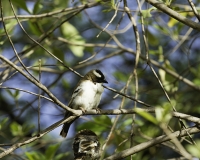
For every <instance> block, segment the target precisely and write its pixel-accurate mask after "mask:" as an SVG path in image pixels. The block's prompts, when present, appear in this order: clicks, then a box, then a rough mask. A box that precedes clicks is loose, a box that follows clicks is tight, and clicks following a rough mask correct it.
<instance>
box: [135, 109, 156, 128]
mask: <svg viewBox="0 0 200 160" xmlns="http://www.w3.org/2000/svg"><path fill="white" fill-rule="evenodd" d="M135 111H136V113H137V114H139V115H140V116H142V117H143V118H145V119H146V120H148V121H150V122H152V123H154V124H157V123H158V122H157V120H156V118H155V117H154V116H152V115H151V114H150V113H147V112H145V111H143V110H141V109H139V108H136V109H135Z"/></svg>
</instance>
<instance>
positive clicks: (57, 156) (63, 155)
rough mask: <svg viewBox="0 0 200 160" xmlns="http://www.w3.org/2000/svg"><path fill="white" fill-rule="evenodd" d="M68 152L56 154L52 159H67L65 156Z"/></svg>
mask: <svg viewBox="0 0 200 160" xmlns="http://www.w3.org/2000/svg"><path fill="white" fill-rule="evenodd" d="M69 155H70V153H69V152H66V153H60V154H58V155H56V156H55V157H54V160H62V159H67V158H66V157H67V156H69Z"/></svg>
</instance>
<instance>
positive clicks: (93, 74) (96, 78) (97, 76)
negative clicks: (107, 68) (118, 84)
mask: <svg viewBox="0 0 200 160" xmlns="http://www.w3.org/2000/svg"><path fill="white" fill-rule="evenodd" d="M86 76H87V77H89V78H90V79H91V80H92V81H93V82H94V83H108V82H107V81H106V79H105V76H104V75H103V73H102V72H101V71H100V70H99V69H94V70H91V71H90V72H88V73H87V74H86Z"/></svg>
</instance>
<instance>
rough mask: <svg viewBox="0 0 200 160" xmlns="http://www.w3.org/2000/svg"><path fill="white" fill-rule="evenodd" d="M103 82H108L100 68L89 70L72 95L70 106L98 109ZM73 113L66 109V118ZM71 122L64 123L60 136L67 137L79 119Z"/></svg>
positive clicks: (85, 109) (82, 108) (83, 109)
mask: <svg viewBox="0 0 200 160" xmlns="http://www.w3.org/2000/svg"><path fill="white" fill-rule="evenodd" d="M103 83H108V82H107V81H106V79H105V76H104V75H103V73H102V72H101V71H100V70H99V69H93V70H91V71H89V72H88V73H87V74H86V75H85V76H84V77H83V78H81V79H80V81H79V82H78V84H77V86H76V88H75V89H74V92H73V94H72V97H71V99H70V101H69V104H68V106H69V107H70V108H72V109H80V110H82V111H83V112H85V111H87V110H91V109H97V107H98V105H99V103H100V100H101V95H102V93H103V91H104V87H103V86H102V84H103ZM72 115H73V113H71V112H69V111H66V113H65V117H64V118H65V119H67V118H69V117H70V116H72ZM77 118H78V117H76V118H75V119H74V120H72V121H70V122H66V123H64V125H63V127H62V130H61V132H60V136H62V137H66V136H67V133H68V130H69V127H70V125H71V124H72V123H73V122H74V121H75V120H76V119H77Z"/></svg>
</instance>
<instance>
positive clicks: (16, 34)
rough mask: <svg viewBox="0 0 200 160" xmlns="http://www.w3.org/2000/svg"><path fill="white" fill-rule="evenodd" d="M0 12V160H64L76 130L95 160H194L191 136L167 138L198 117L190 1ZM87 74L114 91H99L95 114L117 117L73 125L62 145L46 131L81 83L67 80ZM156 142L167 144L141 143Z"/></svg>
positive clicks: (41, 0) (29, 5) (47, 4)
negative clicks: (97, 150) (94, 138)
mask: <svg viewBox="0 0 200 160" xmlns="http://www.w3.org/2000/svg"><path fill="white" fill-rule="evenodd" d="M0 2H1V3H0V5H1V20H0V21H1V27H0V45H1V47H0V115H1V116H0V128H1V130H0V136H1V138H0V144H1V147H2V150H1V152H0V157H1V155H2V154H4V152H3V150H6V151H8V150H9V149H13V148H14V149H13V151H10V150H9V151H10V152H5V153H6V154H7V155H5V156H2V157H3V158H2V157H1V158H2V159H6V160H7V159H8V160H10V159H11V160H12V159H29V160H39V159H40V160H46V159H48V160H50V159H53V160H64V159H73V151H72V143H73V138H74V136H75V134H76V133H77V132H78V131H80V130H82V129H90V130H92V131H93V132H95V133H96V134H97V135H98V137H99V139H100V142H101V147H103V152H102V159H104V158H107V157H109V156H112V155H115V153H120V152H123V151H124V150H127V149H130V148H131V147H135V148H134V149H135V150H134V151H135V152H134V153H132V154H129V155H127V156H125V157H123V158H124V159H131V157H132V159H144V160H145V159H176V158H183V157H186V158H188V155H189V157H190V156H192V157H193V158H195V157H197V158H200V155H199V150H200V147H199V146H200V143H199V141H198V139H199V134H198V133H199V131H196V132H192V131H191V130H190V131H188V132H192V133H191V135H190V137H189V135H188V134H186V135H185V138H184V139H183V138H182V137H176V138H174V139H173V138H171V137H170V134H171V133H173V132H176V131H177V132H178V131H180V130H181V133H183V132H184V131H185V130H184V128H189V127H191V128H192V129H194V128H195V125H196V124H195V123H198V121H195V120H194V119H195V118H198V117H200V107H199V106H200V94H199V92H200V87H199V85H200V74H199V72H200V65H199V60H200V58H199V53H200V48H199V30H200V29H199V28H200V27H199V23H197V20H199V19H200V18H199V17H198V16H196V15H195V11H194V9H192V8H191V4H189V3H192V1H190V2H189V1H176V0H175V1H171V0H169V1H167V0H165V1H164V0H163V1H160V0H159V1H158V3H159V4H160V6H161V4H162V5H163V8H164V7H166V8H167V11H166V10H164V9H162V11H161V10H160V9H159V6H157V5H156V4H153V1H151V0H148V1H147V0H145V2H144V4H142V3H141V1H133V0H127V1H126V0H123V1H114V0H112V1H108V0H103V1H96V0H89V1H74V2H72V3H71V1H62V0H57V1H46V0H36V1H24V0H7V1H5V0H4V1H3V0H0ZM10 2H11V3H10ZM199 2H200V1H199V0H197V1H194V2H193V3H194V6H195V7H196V9H197V11H199ZM138 3H139V4H138ZM118 4H119V5H118ZM125 6H126V7H125ZM12 7H13V9H12ZM127 8H128V9H129V11H130V12H128V11H127ZM140 8H141V10H140ZM13 10H14V12H13ZM169 12H170V13H169ZM174 12H175V13H176V14H175V13H174ZM15 15H16V16H17V17H15ZM176 15H178V16H179V17H185V18H183V20H180V19H178V18H175V16H176ZM2 18H3V19H2ZM186 18H187V19H186ZM195 19H197V20H196V21H195ZM19 22H20V23H19ZM192 22H193V23H194V24H195V25H192ZM4 27H5V28H6V30H5V28H4ZM143 29H144V30H143ZM137 34H138V37H137ZM97 35H98V36H97ZM9 38H10V40H9ZM137 38H139V39H137ZM136 43H138V45H139V46H140V48H139V47H138V45H136ZM137 51H138V52H139V53H140V55H139V58H138V60H137V59H136V57H137V56H136V53H138V52H137ZM6 60H8V62H11V63H8V62H6ZM39 61H41V67H40V65H39ZM12 64H13V65H16V67H15V68H13V66H12ZM93 68H98V69H100V70H101V71H102V72H103V73H104V74H105V76H106V79H107V81H108V82H109V83H108V84H107V86H109V87H110V88H113V89H115V90H116V92H114V91H111V90H108V89H105V92H104V94H103V96H102V100H101V103H100V105H99V108H100V109H102V110H108V109H112V110H114V109H120V110H119V111H118V112H120V111H121V113H120V114H119V115H115V114H111V112H109V113H110V115H109V114H107V115H90V116H87V115H84V116H81V117H79V118H78V120H76V121H75V122H74V123H73V125H72V126H71V128H70V133H69V135H68V137H67V138H66V139H63V138H61V137H60V136H59V131H60V129H61V128H60V126H59V125H56V126H55V127H54V128H51V127H52V125H53V124H54V123H56V122H58V121H59V120H60V119H62V118H63V116H64V112H65V111H64V109H63V107H62V103H63V104H66V105H67V104H68V102H69V100H70V97H71V94H72V93H73V89H74V87H75V86H76V84H77V83H78V80H79V79H80V75H77V74H76V72H74V70H75V71H77V72H78V73H80V74H81V75H84V74H85V73H86V72H87V71H89V70H91V69H93ZM20 69H21V70H20ZM22 73H24V74H25V75H26V76H27V77H30V78H27V77H25V76H24V75H23V74H22ZM38 82H40V83H41V85H38V84H37V83H38ZM42 85H43V86H42ZM47 91H49V92H51V94H49V92H47ZM119 92H120V93H123V94H124V95H125V96H123V95H122V94H121V95H120V93H119ZM55 97H56V98H57V100H58V101H56V100H55V99H54V98H55ZM134 99H135V100H134ZM125 110H126V111H128V112H131V113H128V114H124V113H123V111H125ZM100 111H101V110H100ZM175 111H177V112H175ZM38 113H40V114H38ZM182 113H184V114H187V115H186V116H185V118H184V120H183V119H182V117H179V116H182ZM176 114H178V115H177V116H176ZM39 117H40V123H39V124H38V118H39ZM189 118H190V119H189ZM188 119H189V120H188ZM184 125H185V126H184ZM49 127H50V128H49ZM39 131H40V134H38V132H39ZM45 131H47V132H45ZM43 133H44V134H43ZM160 136H166V137H167V138H170V139H172V140H170V139H169V140H166V141H164V142H161V141H160V142H158V143H157V144H152V145H149V146H148V145H147V143H145V142H151V140H155V141H156V138H159V137H160ZM27 141H28V142H27ZM25 142H26V143H25ZM104 144H105V145H104ZM144 144H145V145H144ZM15 147H16V148H15ZM142 147H144V148H142ZM138 148H139V149H138ZM129 151H130V150H129ZM127 153H130V152H127ZM118 156H119V155H118ZM120 156H122V154H121V155H120ZM123 158H121V157H118V159H123Z"/></svg>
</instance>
